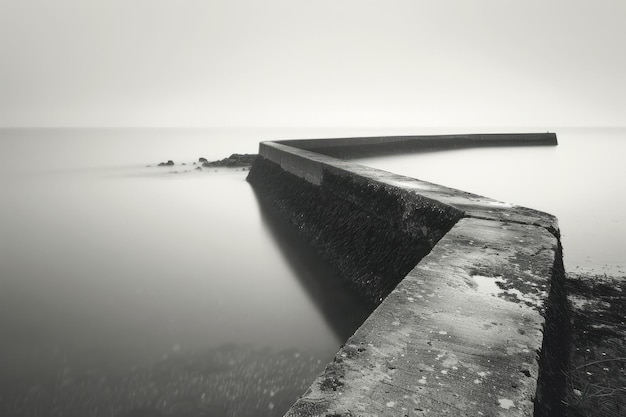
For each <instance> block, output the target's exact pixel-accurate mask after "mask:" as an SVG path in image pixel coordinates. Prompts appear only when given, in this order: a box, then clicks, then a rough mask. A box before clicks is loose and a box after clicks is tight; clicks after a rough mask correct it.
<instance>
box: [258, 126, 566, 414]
mask: <svg viewBox="0 0 626 417" xmlns="http://www.w3.org/2000/svg"><path fill="white" fill-rule="evenodd" d="M485 137H486V135H463V136H445V137H443V138H442V140H443V141H445V142H446V146H468V143H469V142H473V143H477V144H485V143H489V144H496V143H497V142H498V143H500V144H502V143H504V144H517V145H519V144H524V145H531V144H534V143H537V144H542V145H546V144H551V145H556V136H555V135H553V134H533V135H501V136H498V135H489V137H486V138H485ZM436 140H437V138H435V137H431V136H429V137H402V138H392V139H390V140H389V142H386V141H385V140H384V139H383V138H359V139H332V140H323V141H321V142H320V141H283V142H263V143H261V144H260V149H259V153H260V158H258V159H257V161H256V162H255V165H254V166H253V167H252V169H251V171H250V175H249V177H248V180H249V181H250V182H251V183H252V184H253V186H254V187H255V188H257V189H258V190H259V195H261V196H263V198H265V199H266V200H267V201H268V202H270V203H271V204H272V205H273V206H274V207H275V208H276V209H277V210H278V211H279V212H281V213H282V214H283V216H285V217H286V218H287V219H288V220H289V221H290V222H291V223H292V224H293V225H294V227H296V228H297V229H298V230H300V232H301V234H302V235H303V236H304V237H305V238H306V239H308V241H309V243H311V245H312V247H313V248H315V249H316V250H317V251H318V252H319V253H320V254H321V255H322V256H324V257H325V258H326V259H327V260H329V262H330V263H331V264H333V265H334V266H335V267H336V269H337V270H338V271H339V272H340V273H341V275H342V276H343V277H344V278H345V279H347V280H348V281H350V282H351V283H352V284H353V285H354V287H355V289H356V291H358V292H359V293H360V294H361V295H362V296H363V297H364V298H365V299H366V300H368V301H369V302H370V304H371V305H372V309H373V312H372V314H371V315H370V317H369V318H368V319H367V320H366V321H365V323H364V324H363V325H362V326H361V327H360V328H359V329H358V330H357V331H356V332H355V334H354V335H353V336H352V337H351V338H349V339H348V341H347V342H346V344H345V345H344V346H343V347H342V348H341V349H340V351H339V352H338V353H337V355H336V357H335V360H334V361H333V362H332V363H330V364H329V365H328V366H327V367H326V369H325V371H324V372H323V373H322V375H320V376H319V377H318V378H317V379H316V380H315V381H314V382H313V384H312V385H311V387H310V388H309V390H308V391H307V392H306V393H305V394H304V395H303V396H302V397H301V398H300V399H299V400H298V401H297V402H296V403H295V404H294V406H293V407H292V408H291V409H290V410H289V412H288V413H287V416H294V417H295V416H400V415H401V416H422V415H435V416H440V415H441V416H442V415H454V416H465V415H467V416H470V415H471V416H476V415H485V416H489V415H494V416H529V415H533V413H534V415H537V416H547V415H559V413H562V408H561V407H562V404H561V402H560V399H561V396H562V389H563V387H562V385H563V384H562V383H561V382H562V381H560V377H561V374H562V372H561V371H562V369H563V367H564V366H565V364H564V363H563V360H564V358H565V357H566V355H562V354H561V353H562V352H561V350H562V349H566V347H565V345H566V342H567V340H566V339H567V329H566V327H567V326H566V324H567V320H563V314H564V313H563V311H564V308H562V307H563V306H564V305H565V294H564V293H563V291H562V281H563V279H564V275H563V273H562V258H561V250H560V242H559V233H558V224H557V220H556V218H555V217H554V216H551V215H549V214H546V213H542V212H539V211H536V210H532V209H528V208H523V207H518V206H515V205H512V204H507V203H502V202H498V201H495V200H492V199H489V198H487V197H482V196H478V195H475V194H471V193H466V192H463V191H459V190H455V189H451V188H448V187H445V186H441V185H437V184H431V183H427V182H424V181H420V180H417V179H413V178H408V177H403V176H400V175H396V174H393V173H389V172H384V171H380V170H375V169H372V168H368V167H364V166H360V165H358V164H355V163H352V162H349V161H344V160H340V159H337V158H335V157H334V156H329V155H335V156H336V155H337V154H342V155H346V154H348V153H350V154H351V155H355V154H359V152H361V151H359V150H358V149H359V148H363V147H364V148H368V147H370V150H371V149H374V148H378V149H385V148H387V149H396V150H397V149H402V150H405V149H409V148H410V149H416V148H419V147H420V146H428V147H430V146H432V145H433V143H435V142H434V141H436ZM420 144H421V145H420ZM337 149H339V150H341V151H340V152H335V150H337ZM351 149H352V150H351ZM367 152H369V150H367ZM544 334H545V335H546V337H545V340H544Z"/></svg>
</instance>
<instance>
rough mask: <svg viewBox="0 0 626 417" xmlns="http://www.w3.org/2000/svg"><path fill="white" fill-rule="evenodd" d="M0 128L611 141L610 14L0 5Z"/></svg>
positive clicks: (623, 87)
mask: <svg viewBox="0 0 626 417" xmlns="http://www.w3.org/2000/svg"><path fill="white" fill-rule="evenodd" d="M0 59H1V65H0V126H76V125H77V126H359V127H363V126H468V127H470V126H581V125H582V126H623V125H626V80H625V74H626V1H624V0H589V1H580V0H541V1H539V0H524V1H512V0H475V1H467V0H433V1H422V0H409V1H396V0H380V1H368V0H308V1H305V0H289V1H287V0H249V1H242V0H227V1H211V0H55V1H50V0H0Z"/></svg>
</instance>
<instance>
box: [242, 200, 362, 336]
mask: <svg viewBox="0 0 626 417" xmlns="http://www.w3.org/2000/svg"><path fill="white" fill-rule="evenodd" d="M253 190H254V194H255V196H256V199H257V203H258V205H259V210H260V213H261V219H262V221H263V224H264V225H265V227H266V228H267V230H268V231H269V232H270V234H271V236H272V238H273V240H274V242H275V243H276V245H277V246H278V247H279V248H280V250H281V253H282V255H283V258H284V260H285V262H286V263H287V265H289V267H290V268H291V271H292V273H293V275H294V277H296V278H297V279H298V281H299V282H300V284H301V285H302V287H303V288H304V289H305V290H306V291H307V293H308V294H309V296H310V297H311V299H312V300H313V301H314V302H315V305H316V306H317V307H318V308H319V310H320V311H321V313H322V314H323V315H324V317H325V319H326V321H327V323H328V325H329V326H330V327H331V328H332V330H333V331H334V332H335V334H336V336H337V338H338V339H339V340H341V341H345V340H347V339H348V338H349V337H350V336H352V334H353V333H354V332H355V331H356V329H357V328H358V327H359V326H360V325H361V324H362V323H363V322H364V321H365V319H366V318H367V316H368V315H369V314H370V313H371V311H370V309H369V308H368V307H367V305H366V304H365V303H364V302H363V301H362V300H360V299H359V297H358V296H357V294H356V292H355V291H353V290H352V289H351V288H349V286H348V285H347V283H345V282H344V281H343V279H342V278H341V277H340V276H339V275H338V274H337V273H336V272H335V271H334V270H333V268H332V267H331V266H330V265H329V264H328V263H326V262H324V261H323V259H322V258H321V256H319V255H318V254H316V253H315V252H314V250H313V249H312V248H311V246H310V245H309V244H308V243H307V242H306V241H305V240H304V238H303V237H302V236H300V235H298V233H297V232H296V230H295V228H294V227H293V225H291V224H290V223H289V222H288V221H287V220H285V219H284V218H283V217H282V216H281V215H280V214H279V213H278V212H277V211H276V209H275V208H273V207H271V206H270V205H269V204H268V203H267V202H266V201H265V199H263V198H262V196H260V195H259V192H258V191H256V190H255V189H254V188H253Z"/></svg>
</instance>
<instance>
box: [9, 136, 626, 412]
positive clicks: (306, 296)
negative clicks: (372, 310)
mask: <svg viewBox="0 0 626 417" xmlns="http://www.w3.org/2000/svg"><path fill="white" fill-rule="evenodd" d="M482 131H488V130H485V129H483V130H482ZM460 132H463V133H466V132H467V130H465V131H460ZM415 133H418V134H421V133H424V134H433V133H455V132H453V131H446V130H433V129H430V130H428V131H425V130H423V129H422V130H420V131H419V132H416V131H398V130H394V131H390V130H337V129H335V130H319V129H309V130H301V129H198V130H193V129H126V130H124V129H98V130H90V129H31V130H19V129H5V130H0V190H1V191H2V198H1V200H0V219H1V221H0V237H1V238H0V245H1V246H0V335H1V336H0V370H1V371H0V415H15V416H22V415H29V416H39V415H41V416H57V415H58V416H62V415H63V416H68V415H80V416H100V415H103V416H104V415H106V416H111V415H112V416H140V415H150V416H162V415H166V416H169V415H172V416H173V415H177V416H209V415H221V416H230V415H232V416H235V415H237V416H246V415H250V416H253V415H254V416H263V415H268V416H273V415H282V414H283V413H284V411H285V409H286V407H288V406H289V404H291V403H292V402H293V401H294V400H295V398H296V397H297V396H298V395H299V394H300V393H301V392H302V391H303V390H304V389H305V388H306V387H307V386H308V385H309V384H310V382H311V381H312V379H313V378H314V377H315V375H316V374H317V373H318V372H320V371H321V370H322V369H323V366H324V364H325V363H326V362H328V361H329V360H330V358H332V356H333V355H334V354H335V352H336V351H337V349H338V348H339V346H340V345H341V344H342V343H343V342H344V341H345V339H346V338H347V337H348V336H349V335H350V334H351V333H352V332H353V331H354V330H355V329H356V327H358V325H359V324H360V323H361V322H362V320H363V319H364V318H365V317H366V315H367V311H366V310H365V309H364V308H363V307H362V306H360V305H359V304H358V302H357V301H356V300H355V299H354V298H353V297H352V296H351V295H350V293H349V292H348V291H346V289H345V288H343V287H341V286H338V285H337V284H336V279H335V277H333V276H332V272H331V271H330V270H329V269H328V268H327V267H326V266H325V265H323V264H320V262H319V260H318V259H316V258H315V257H313V256H311V254H310V253H309V251H307V250H306V248H305V247H304V246H303V245H302V242H300V241H299V240H298V239H297V238H296V237H295V236H294V235H293V231H291V230H290V229H289V228H288V227H285V225H284V224H283V223H281V220H280V219H279V218H276V216H272V214H271V213H270V212H268V211H267V210H266V209H264V207H263V206H262V205H260V204H259V201H258V200H257V198H256V197H255V194H254V192H253V190H252V189H251V187H250V186H249V184H248V183H247V182H246V181H245V177H246V175H247V171H242V170H236V169H217V170H215V169H213V170H203V171H201V172H200V171H197V170H195V169H194V168H195V166H194V165H193V162H195V161H197V160H198V158H199V157H205V158H207V159H209V160H214V159H221V158H224V157H226V156H228V155H230V154H231V153H235V152H238V153H256V152H257V149H258V142H259V141H261V140H272V139H287V138H311V137H345V136H366V135H380V134H415ZM557 134H558V139H559V146H558V147H538V148H531V147H520V148H517V147H516V148H493V149H492V148H482V149H465V150H452V151H445V152H439V153H437V152H433V153H426V154H412V155H402V156H393V157H384V158H369V159H362V160H358V161H357V162H359V163H362V164H365V165H369V166H373V167H377V168H381V169H385V170H388V171H392V172H396V173H400V174H404V175H408V176H412V177H415V178H419V179H422V180H426V181H430V182H435V183H441V184H444V185H447V186H451V187H455V188H459V189H462V190H466V191H471V192H475V193H478V194H482V195H486V196H489V197H492V198H495V199H499V200H503V201H507V202H511V203H515V204H519V205H524V206H528V207H532V208H536V209H539V210H543V211H547V212H550V213H552V214H555V215H557V216H558V217H559V222H560V227H561V231H562V235H563V243H564V247H565V262H566V265H567V267H568V269H570V270H575V269H577V268H586V269H593V270H595V271H598V272H611V273H623V269H624V268H623V265H624V255H623V249H622V248H624V247H625V246H626V233H625V232H626V226H625V223H626V222H625V216H624V214H623V213H624V210H623V206H624V203H625V202H626V201H625V199H626V192H625V191H626V190H625V187H624V185H623V181H624V178H626V168H625V165H624V164H623V163H622V162H621V159H622V158H623V157H624V155H626V130H624V129H604V130H590V129H587V130H585V129H582V130H572V129H569V130H567V129H563V130H562V131H559V130H557ZM168 159H172V160H174V161H175V162H176V165H175V166H174V167H168V168H163V167H156V166H155V165H156V164H157V163H158V162H160V161H165V160H168ZM182 163H185V165H182ZM148 165H150V166H148ZM142 413H144V414H142Z"/></svg>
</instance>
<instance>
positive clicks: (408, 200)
mask: <svg viewBox="0 0 626 417" xmlns="http://www.w3.org/2000/svg"><path fill="white" fill-rule="evenodd" d="M248 181H249V182H250V183H251V184H252V185H253V186H254V187H255V188H256V189H258V190H259V191H260V192H259V196H260V197H261V198H263V199H265V200H267V201H269V202H271V204H272V205H273V206H274V207H275V208H276V209H278V210H279V211H280V212H281V214H282V215H283V216H285V217H286V218H287V219H288V220H289V221H290V222H291V223H292V224H293V225H294V227H295V228H296V229H297V230H299V231H300V234H301V235H303V236H304V237H305V238H306V239H307V240H308V241H309V243H310V244H311V245H312V246H313V248H315V249H316V250H317V251H318V253H320V254H321V255H322V256H323V257H324V258H326V260H327V261H328V262H329V263H330V264H331V265H333V267H334V268H335V269H336V270H337V271H338V273H339V274H340V275H341V276H342V277H343V278H344V279H345V280H346V281H348V282H349V283H350V284H351V285H353V287H354V288H355V289H356V291H357V292H358V293H359V294H360V295H361V296H362V297H363V299H364V300H366V302H368V303H369V304H370V305H371V306H372V307H373V306H376V305H378V304H379V303H380V302H381V301H382V300H383V299H384V298H385V297H386V296H387V295H388V294H389V293H390V292H391V290H393V288H394V287H395V286H396V284H397V283H398V282H400V280H401V279H402V278H404V276H406V274H407V273H408V272H409V271H410V270H411V269H412V268H413V267H414V266H415V265H416V264H417V263H418V262H419V260H420V259H421V258H423V257H424V256H425V255H426V254H427V253H428V252H429V251H430V249H431V248H432V247H433V246H434V245H435V243H436V242H437V241H438V240H439V239H440V238H441V237H442V236H443V235H444V234H445V233H446V232H447V231H448V230H449V229H450V227H452V225H454V223H455V222H456V221H457V220H458V219H459V218H460V215H461V214H460V212H459V211H457V210H454V209H451V208H449V207H446V206H444V205H441V204H437V203H435V202H432V201H426V200H425V199H422V198H420V197H419V196H416V195H412V194H410V193H407V192H402V191H399V190H396V189H394V188H392V187H385V186H382V185H376V184H374V183H367V182H358V181H355V180H354V179H352V178H350V177H349V176H347V175H340V174H334V173H330V172H328V171H324V174H323V180H322V184H321V185H320V186H316V185H313V184H311V183H309V182H307V181H305V180H303V179H301V178H299V177H297V176H295V175H293V174H290V173H288V172H285V171H283V170H282V169H281V168H280V166H279V165H277V164H275V163H273V162H271V161H269V160H267V159H265V158H258V159H257V161H256V162H255V164H254V166H253V168H252V170H251V171H250V174H249V176H248Z"/></svg>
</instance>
